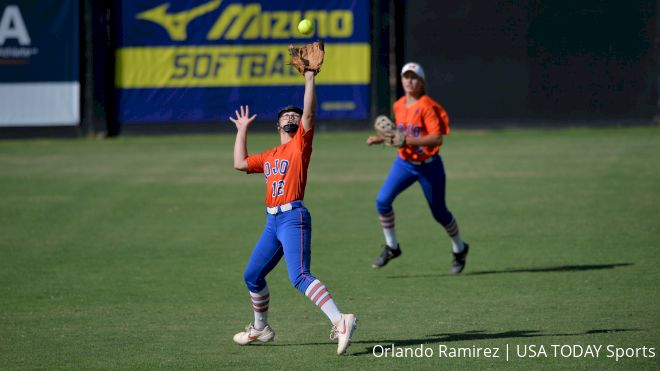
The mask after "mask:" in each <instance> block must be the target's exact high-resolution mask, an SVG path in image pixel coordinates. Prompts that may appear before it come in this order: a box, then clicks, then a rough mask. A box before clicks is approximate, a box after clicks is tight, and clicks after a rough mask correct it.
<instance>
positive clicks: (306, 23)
mask: <svg viewBox="0 0 660 371" xmlns="http://www.w3.org/2000/svg"><path fill="white" fill-rule="evenodd" d="M298 31H300V33H301V34H303V35H305V36H309V35H311V34H312V32H314V23H312V21H310V20H309V19H303V20H302V21H300V23H298Z"/></svg>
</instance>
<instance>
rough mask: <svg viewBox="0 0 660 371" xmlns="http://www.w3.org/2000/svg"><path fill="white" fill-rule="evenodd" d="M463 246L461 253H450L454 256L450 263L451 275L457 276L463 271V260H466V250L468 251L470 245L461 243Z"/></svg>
mask: <svg viewBox="0 0 660 371" xmlns="http://www.w3.org/2000/svg"><path fill="white" fill-rule="evenodd" d="M463 245H464V246H465V248H464V249H463V251H462V252H459V253H455V252H452V254H453V255H454V260H452V262H451V272H452V273H453V274H459V273H461V272H463V269H464V268H465V258H467V254H468V250H470V245H468V244H467V243H465V242H463Z"/></svg>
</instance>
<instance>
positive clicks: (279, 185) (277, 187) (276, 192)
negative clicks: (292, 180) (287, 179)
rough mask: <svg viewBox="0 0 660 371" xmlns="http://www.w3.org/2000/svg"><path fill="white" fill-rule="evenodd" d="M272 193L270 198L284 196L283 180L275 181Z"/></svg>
mask: <svg viewBox="0 0 660 371" xmlns="http://www.w3.org/2000/svg"><path fill="white" fill-rule="evenodd" d="M272 186H273V193H272V194H271V197H277V196H281V195H283V194H284V180H276V181H274V182H273V183H272Z"/></svg>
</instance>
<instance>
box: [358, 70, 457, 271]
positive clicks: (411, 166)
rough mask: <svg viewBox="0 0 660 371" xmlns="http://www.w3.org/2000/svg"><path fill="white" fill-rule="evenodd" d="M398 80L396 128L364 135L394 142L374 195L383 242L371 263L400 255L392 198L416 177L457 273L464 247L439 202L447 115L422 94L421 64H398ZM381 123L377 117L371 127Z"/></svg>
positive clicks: (442, 199) (377, 141) (369, 140)
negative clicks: (447, 242)
mask: <svg viewBox="0 0 660 371" xmlns="http://www.w3.org/2000/svg"><path fill="white" fill-rule="evenodd" d="M401 82H402V85H403V90H404V92H405V95H404V96H403V97H401V98H400V99H399V100H397V101H396V102H395V103H394V106H393V108H394V115H395V124H396V128H394V125H392V130H391V131H385V132H383V131H381V132H380V134H379V135H375V136H370V137H369V138H367V144H369V145H372V144H380V143H386V144H388V145H393V146H396V147H399V151H398V156H397V158H396V160H394V164H393V165H392V169H391V170H390V174H389V175H388V177H387V179H386V180H385V183H384V184H383V186H382V187H381V189H380V192H379V193H378V196H377V198H376V208H377V210H378V215H379V218H380V224H381V227H382V228H383V233H384V235H385V246H384V249H383V252H382V253H381V254H380V256H378V258H376V260H375V261H374V263H373V265H372V266H373V267H374V268H381V267H383V266H385V265H386V264H387V263H388V262H389V261H390V260H392V259H394V258H396V257H398V256H399V255H401V248H400V246H399V242H398V240H397V238H396V233H395V230H394V209H393V208H392V203H393V202H394V199H395V198H396V197H397V196H398V195H399V194H400V193H401V192H403V191H404V190H405V189H407V188H408V187H410V186H411V185H412V184H413V183H415V182H419V184H420V186H421V187H422V191H423V192H424V196H425V197H426V200H427V202H428V204H429V207H430V208H431V213H432V214H433V218H435V220H436V221H437V222H438V223H440V224H441V225H442V226H443V227H444V229H445V231H446V232H447V234H448V235H449V237H450V238H451V241H452V253H453V256H454V259H453V261H452V265H451V272H452V273H454V274H458V273H461V272H462V271H463V269H464V268H465V259H466V257H467V254H468V250H469V246H468V244H467V243H465V242H463V240H462V239H461V236H460V234H459V230H458V223H457V222H456V219H454V216H453V215H452V213H451V212H450V211H449V210H448V209H447V205H446V203H445V168H444V165H443V163H442V158H441V157H440V154H439V152H440V146H441V145H442V136H443V135H447V134H449V117H448V116H447V113H446V112H445V110H444V108H442V106H440V104H438V103H437V102H436V101H434V100H433V99H431V98H430V97H429V96H428V95H426V89H425V74H424V69H423V68H422V66H420V65H419V64H417V63H412V62H411V63H407V64H406V65H404V66H403V68H402V69H401ZM383 119H384V120H388V119H387V118H383ZM388 121H389V120H388ZM390 124H392V123H391V122H390ZM381 127H382V126H379V122H378V120H377V122H376V128H377V130H378V129H380V128H381Z"/></svg>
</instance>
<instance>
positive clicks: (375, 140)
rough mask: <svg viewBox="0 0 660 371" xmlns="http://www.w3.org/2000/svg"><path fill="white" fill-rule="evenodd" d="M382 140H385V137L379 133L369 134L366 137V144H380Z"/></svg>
mask: <svg viewBox="0 0 660 371" xmlns="http://www.w3.org/2000/svg"><path fill="white" fill-rule="evenodd" d="M383 142H385V138H384V137H383V136H380V135H370V136H369V137H368V138H367V144H368V145H373V144H382V143H383Z"/></svg>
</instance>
